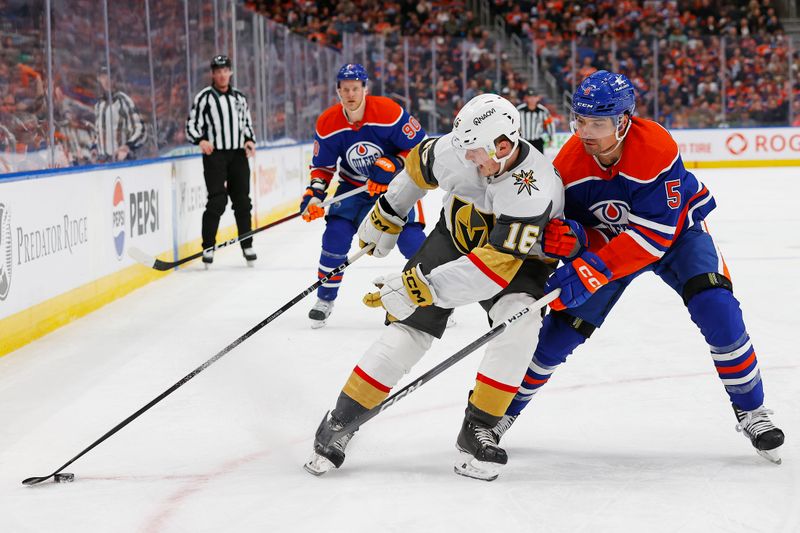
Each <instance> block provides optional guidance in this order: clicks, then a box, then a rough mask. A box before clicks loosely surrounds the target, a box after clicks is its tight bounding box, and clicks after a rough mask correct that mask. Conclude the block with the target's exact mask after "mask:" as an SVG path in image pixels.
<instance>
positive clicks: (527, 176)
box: [511, 170, 539, 196]
mask: <svg viewBox="0 0 800 533" xmlns="http://www.w3.org/2000/svg"><path fill="white" fill-rule="evenodd" d="M511 177H512V178H514V185H516V186H517V194H522V193H523V192H527V193H528V196H532V195H533V191H538V190H539V187H537V186H536V178H534V177H533V170H519V171H517V172H514V173H513V174H511Z"/></svg>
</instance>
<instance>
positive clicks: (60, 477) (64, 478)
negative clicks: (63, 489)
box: [53, 472, 75, 483]
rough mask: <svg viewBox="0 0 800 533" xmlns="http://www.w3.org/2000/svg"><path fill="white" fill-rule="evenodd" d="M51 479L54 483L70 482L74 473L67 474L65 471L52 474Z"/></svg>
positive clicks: (73, 479) (73, 477)
mask: <svg viewBox="0 0 800 533" xmlns="http://www.w3.org/2000/svg"><path fill="white" fill-rule="evenodd" d="M53 481H55V482H56V483H70V482H72V481H75V474H68V473H66V472H65V473H62V474H56V475H55V476H53Z"/></svg>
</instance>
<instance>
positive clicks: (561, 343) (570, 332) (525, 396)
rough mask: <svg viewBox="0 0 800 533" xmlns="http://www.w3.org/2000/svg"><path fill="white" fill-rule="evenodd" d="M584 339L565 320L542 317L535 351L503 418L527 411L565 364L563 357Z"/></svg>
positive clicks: (553, 316) (550, 314)
mask: <svg viewBox="0 0 800 533" xmlns="http://www.w3.org/2000/svg"><path fill="white" fill-rule="evenodd" d="M586 339H587V337H586V336H584V335H583V334H582V333H581V332H579V331H577V330H576V329H575V328H573V327H572V326H571V325H570V323H569V321H568V320H564V319H562V318H559V317H558V315H557V314H554V313H549V314H548V315H547V316H546V317H544V323H543V324H542V329H541V331H540V332H539V342H538V344H537V345H536V351H535V352H534V354H533V358H532V359H531V363H530V365H528V370H527V371H526V372H525V377H524V378H523V379H522V384H521V385H520V387H519V391H518V392H517V395H516V396H515V397H514V399H513V400H512V401H511V405H509V406H508V409H506V415H508V416H516V415H519V414H520V413H521V412H522V410H523V409H525V407H527V405H528V403H529V402H530V401H531V399H532V398H533V395H534V394H536V393H537V392H539V389H540V388H541V387H543V386H544V384H545V383H547V381H548V380H549V379H550V376H551V375H552V374H553V372H555V370H556V368H557V367H558V365H560V364H561V363H563V362H564V361H566V359H567V356H569V354H571V353H572V352H573V351H574V350H575V348H577V347H578V346H580V345H581V344H583V343H584V342H585V341H586Z"/></svg>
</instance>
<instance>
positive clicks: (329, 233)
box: [317, 216, 356, 300]
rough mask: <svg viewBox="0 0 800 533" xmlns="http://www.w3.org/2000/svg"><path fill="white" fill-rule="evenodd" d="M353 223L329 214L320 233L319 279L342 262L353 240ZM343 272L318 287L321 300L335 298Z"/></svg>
mask: <svg viewBox="0 0 800 533" xmlns="http://www.w3.org/2000/svg"><path fill="white" fill-rule="evenodd" d="M355 231H356V230H355V227H354V226H353V223H352V222H351V221H349V220H347V219H344V218H341V217H337V216H330V217H328V220H327V224H326V226H325V233H323V234H322V253H320V256H319V270H318V273H317V275H318V276H319V279H322V278H324V277H325V276H327V275H328V274H329V273H330V271H331V270H333V269H334V268H336V267H338V266H339V265H341V264H342V263H344V261H345V259H347V252H349V251H350V245H351V243H352V242H353V235H354V234H355ZM343 276H344V272H341V273H339V274H337V275H336V276H334V277H332V278H331V279H330V280H328V281H326V282H325V283H324V284H323V285H322V286H321V287H320V288H319V289H317V296H318V297H319V298H320V299H322V300H335V299H336V296H337V295H338V294H339V285H341V283H342V277H343Z"/></svg>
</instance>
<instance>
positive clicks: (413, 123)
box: [403, 117, 422, 139]
mask: <svg viewBox="0 0 800 533" xmlns="http://www.w3.org/2000/svg"><path fill="white" fill-rule="evenodd" d="M421 129H422V126H420V124H419V121H418V120H417V119H415V118H414V117H408V122H406V123H405V124H403V133H404V134H405V136H406V137H408V138H409V139H413V138H414V137H416V136H417V132H418V131H419V130H421Z"/></svg>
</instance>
